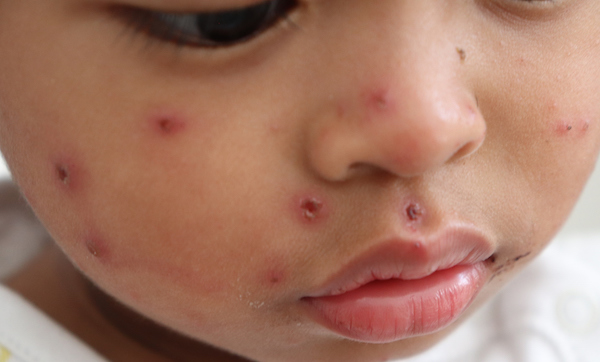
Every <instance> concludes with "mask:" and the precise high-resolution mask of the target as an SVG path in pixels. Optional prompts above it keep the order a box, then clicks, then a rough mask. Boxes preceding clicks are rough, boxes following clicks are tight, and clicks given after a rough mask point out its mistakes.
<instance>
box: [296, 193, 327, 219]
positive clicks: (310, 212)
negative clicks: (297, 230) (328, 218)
mask: <svg viewBox="0 0 600 362" xmlns="http://www.w3.org/2000/svg"><path fill="white" fill-rule="evenodd" d="M300 209H302V215H303V216H304V218H305V219H306V220H308V221H313V220H314V219H316V218H317V217H318V216H319V213H320V212H321V209H323V202H321V201H319V200H318V199H316V198H306V199H304V200H302V203H301V204H300Z"/></svg>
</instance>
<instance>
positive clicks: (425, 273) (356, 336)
mask: <svg viewBox="0 0 600 362" xmlns="http://www.w3.org/2000/svg"><path fill="white" fill-rule="evenodd" d="M493 251H494V248H493V245H492V243H490V242H489V241H488V240H486V239H485V237H483V235H481V233H478V232H477V231H476V230H473V229H472V228H469V227H461V226H458V227H453V228H448V229H446V230H445V231H444V232H443V233H441V234H439V235H437V236H433V237H430V238H424V239H423V240H412V241H406V240H400V239H392V240H391V241H387V242H384V243H382V244H379V245H377V246H375V247H374V248H373V249H371V250H368V251H367V252H366V253H364V254H362V255H361V256H359V257H358V258H356V259H354V260H353V261H352V262H350V263H349V264H348V265H347V266H345V267H344V268H342V270H341V271H340V272H338V273H336V274H335V275H334V276H333V277H332V278H329V280H328V281H327V282H326V283H325V284H324V286H323V287H321V288H318V289H317V291H316V292H314V293H311V294H310V295H309V296H307V297H305V298H303V301H305V302H306V304H307V306H308V309H309V315H311V316H313V317H314V319H315V320H316V321H317V322H318V323H320V324H322V325H323V326H325V327H326V328H328V329H329V330H331V331H333V332H334V333H337V334H339V335H341V336H344V337H346V338H349V339H353V340H357V341H361V342H369V343H387V342H392V341H397V340H400V339H404V338H409V337H414V336H418V335H423V334H428V333H433V332H435V331H437V330H439V329H442V328H444V327H446V326H448V325H449V324H450V323H452V322H453V321H454V320H456V319H457V318H458V317H459V316H460V315H461V314H462V312H464V310H465V309H466V308H467V307H468V306H469V304H470V303H471V302H472V300H473V299H474V298H475V296H476V295H477V294H478V293H479V291H480V290H481V288H482V287H483V285H484V284H485V281H486V280H487V279H488V277H489V272H488V269H487V267H486V265H485V261H486V259H488V258H489V257H490V256H491V255H492V254H493Z"/></svg>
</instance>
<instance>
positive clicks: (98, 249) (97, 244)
mask: <svg viewBox="0 0 600 362" xmlns="http://www.w3.org/2000/svg"><path fill="white" fill-rule="evenodd" d="M84 240H85V247H86V249H87V251H88V253H89V254H90V255H91V256H93V257H94V258H96V259H98V260H103V261H107V260H108V259H109V257H110V251H109V248H108V245H107V243H106V241H105V240H103V239H101V238H98V237H92V236H88V237H86V238H85V239H84Z"/></svg>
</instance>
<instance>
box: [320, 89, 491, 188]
mask: <svg viewBox="0 0 600 362" xmlns="http://www.w3.org/2000/svg"><path fill="white" fill-rule="evenodd" d="M393 98H394V97H392V96H391V95H389V94H388V95H386V96H385V97H382V96H381V95H378V96H376V97H373V99H376V100H377V101H376V102H371V103H373V105H372V107H371V111H367V112H366V113H367V115H366V116H364V115H363V116H362V117H359V120H358V121H357V120H349V119H336V120H334V121H332V122H330V123H327V122H326V123H327V124H326V125H324V126H323V127H322V128H319V129H318V131H317V132H316V136H315V137H314V138H313V139H314V142H311V151H310V152H309V154H310V159H311V164H312V165H313V167H314V168H315V169H316V170H317V172H318V173H320V174H321V176H322V177H324V178H326V179H329V180H336V181H341V180H345V179H347V178H349V177H351V175H352V174H354V173H355V171H356V170H357V169H373V168H377V169H380V170H384V171H385V172H388V173H391V174H394V175H396V176H398V177H404V178H408V177H415V176H418V175H421V174H423V173H425V172H427V171H429V170H433V169H436V168H439V167H441V166H443V165H444V164H447V163H450V162H456V161H458V160H461V159H464V158H465V157H467V156H469V155H472V154H473V153H474V152H476V151H477V150H478V149H479V148H480V146H481V145H482V144H483V142H484V139H485V135H486V124H485V122H484V119H483V116H482V115H481V113H480V112H479V110H478V108H477V106H476V104H475V101H474V100H469V99H468V97H465V98H464V99H461V98H460V97H456V96H455V95H450V96H449V97H446V98H445V99H440V98H439V97H436V99H417V100H415V99H414V98H413V99H412V100H411V102H410V103H408V102H397V104H394V102H393V101H392V99H393ZM367 103H368V102H367ZM366 108H369V105H367V107H366ZM338 113H339V112H338ZM337 116H338V117H339V114H338V115H337ZM346 117H351V116H349V115H346Z"/></svg>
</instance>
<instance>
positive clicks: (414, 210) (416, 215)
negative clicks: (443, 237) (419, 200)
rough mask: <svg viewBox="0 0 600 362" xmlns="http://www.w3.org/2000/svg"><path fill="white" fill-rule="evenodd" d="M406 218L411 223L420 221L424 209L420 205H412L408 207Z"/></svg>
mask: <svg viewBox="0 0 600 362" xmlns="http://www.w3.org/2000/svg"><path fill="white" fill-rule="evenodd" d="M405 211H406V216H407V217H408V219H409V220H410V221H418V220H419V219H421V217H422V216H423V209H422V208H421V206H420V205H419V204H416V203H410V204H409V205H408V206H407V207H406V210H405Z"/></svg>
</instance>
